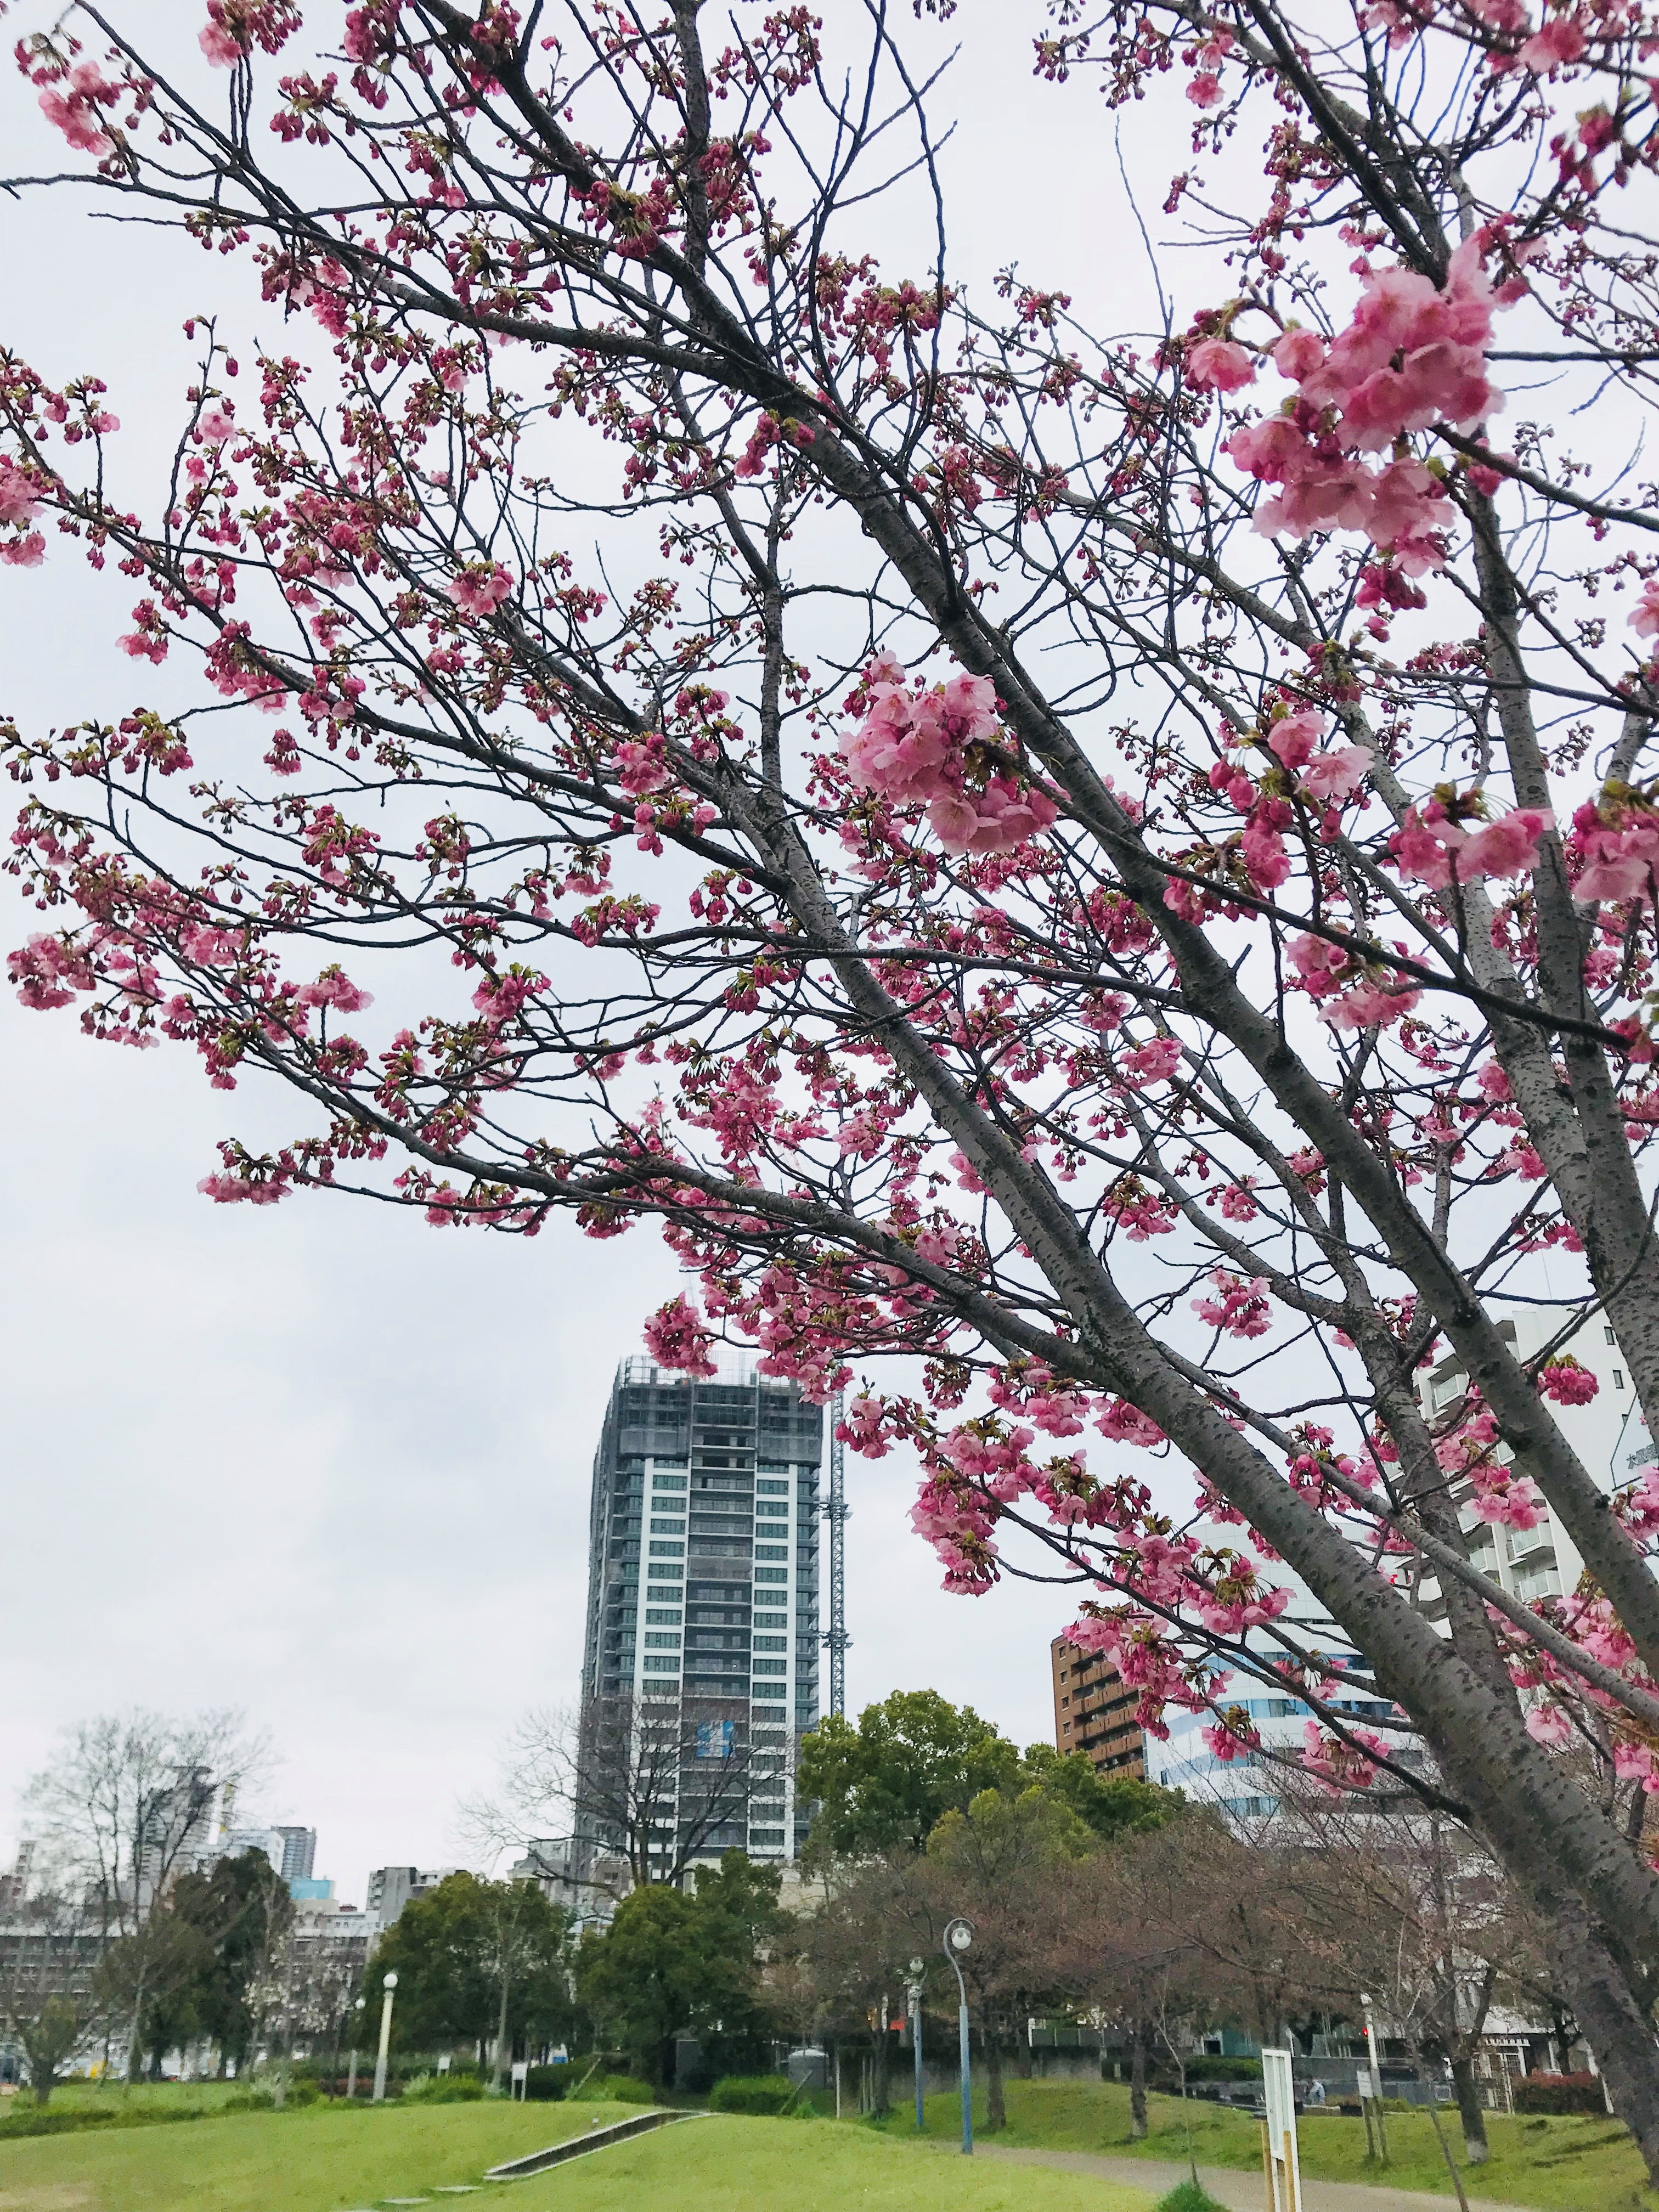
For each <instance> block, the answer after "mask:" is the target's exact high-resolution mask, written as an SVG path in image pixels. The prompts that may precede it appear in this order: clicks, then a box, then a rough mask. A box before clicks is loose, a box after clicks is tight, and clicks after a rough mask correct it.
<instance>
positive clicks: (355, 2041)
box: [336, 1997, 368, 2104]
mask: <svg viewBox="0 0 1659 2212" xmlns="http://www.w3.org/2000/svg"><path fill="white" fill-rule="evenodd" d="M367 2003H368V1998H367V1997H359V1998H358V1999H357V2002H356V2004H354V2005H353V2006H352V2008H351V2063H350V2065H349V2067H348V2068H347V2069H346V2101H347V2103H348V2104H349V2102H350V2101H351V2100H352V2098H354V2097H355V2096H356V2093H357V2045H359V2044H360V2043H361V2042H362V2035H363V2007H364V2006H365V2005H366V2004H367ZM336 2047H337V2046H336Z"/></svg>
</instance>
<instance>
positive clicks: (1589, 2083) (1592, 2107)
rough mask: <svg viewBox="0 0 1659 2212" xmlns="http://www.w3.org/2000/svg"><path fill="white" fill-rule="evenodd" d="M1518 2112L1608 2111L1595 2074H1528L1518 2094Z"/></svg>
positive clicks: (1516, 2106)
mask: <svg viewBox="0 0 1659 2212" xmlns="http://www.w3.org/2000/svg"><path fill="white" fill-rule="evenodd" d="M1515 2109H1516V2112H1554V2113H1557V2114H1560V2113H1565V2112H1606V2111H1607V2099H1606V2097H1605V2096H1604V2095H1603V2094H1602V2093H1601V2081H1599V2080H1598V2078H1597V2077H1596V2075H1594V2074H1528V2076H1527V2078H1526V2080H1525V2081H1522V2082H1521V2083H1519V2084H1518V2085H1517V2087H1516V2092H1515Z"/></svg>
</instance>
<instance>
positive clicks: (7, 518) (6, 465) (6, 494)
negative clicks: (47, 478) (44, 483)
mask: <svg viewBox="0 0 1659 2212" xmlns="http://www.w3.org/2000/svg"><path fill="white" fill-rule="evenodd" d="M39 513H40V494H39V492H38V490H37V489H36V488H35V485H34V483H33V480H32V479H31V478H30V477H28V476H27V475H26V474H25V473H24V471H22V470H21V469H20V468H17V467H16V466H15V465H14V464H13V463H12V462H10V461H0V522H33V520H34V518H35V516H36V515H37V514H39Z"/></svg>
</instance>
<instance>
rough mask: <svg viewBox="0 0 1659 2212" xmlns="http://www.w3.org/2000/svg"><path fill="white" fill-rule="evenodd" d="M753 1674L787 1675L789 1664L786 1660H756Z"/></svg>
mask: <svg viewBox="0 0 1659 2212" xmlns="http://www.w3.org/2000/svg"><path fill="white" fill-rule="evenodd" d="M755 1672H756V1673H757V1674H787V1673H788V1672H789V1662H788V1661H787V1659H757V1660H756V1662H755Z"/></svg>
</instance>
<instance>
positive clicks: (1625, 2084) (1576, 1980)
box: [1546, 1895, 1659, 2185]
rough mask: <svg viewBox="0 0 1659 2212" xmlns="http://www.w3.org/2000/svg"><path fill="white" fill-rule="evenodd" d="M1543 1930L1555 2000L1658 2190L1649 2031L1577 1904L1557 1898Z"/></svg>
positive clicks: (1658, 2054) (1658, 2056) (1653, 2053)
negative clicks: (1564, 2007)
mask: <svg viewBox="0 0 1659 2212" xmlns="http://www.w3.org/2000/svg"><path fill="white" fill-rule="evenodd" d="M1546 1925H1547V1926H1551V1927H1552V1942H1551V1964H1552V1966H1553V1967H1554V1970H1555V1979H1556V1982H1557V1984H1558V1985H1559V1989H1560V1991H1561V1995H1562V1996H1563V1997H1564V1998H1565V2000H1566V2002H1567V2003H1568V2004H1569V2005H1570V2006H1571V2008H1572V2012H1573V2016H1574V2018H1575V2019H1576V2020H1577V2022H1578V2027H1579V2031H1580V2033H1582V2034H1583V2038H1584V2039H1585V2041H1586V2042H1587V2043H1588V2044H1589V2047H1590V2049H1591V2050H1592V2051H1594V2052H1595V2063H1596V2064H1597V2065H1598V2066H1599V2067H1600V2068H1601V2074H1602V2076H1603V2078H1604V2080H1605V2081H1606V2082H1607V2093H1608V2095H1609V2096H1610V2097H1611V2098H1612V2100H1613V2112H1614V2113H1615V2114H1616V2115H1617V2117H1618V2118H1620V2119H1621V2120H1622V2121H1623V2122H1624V2124H1625V2125H1626V2127H1627V2128H1628V2129H1629V2130H1630V2131H1631V2133H1632V2136H1635V2138H1636V2141H1637V2143H1638V2147H1639V2148H1640V2150H1641V2153H1642V2158H1643V2162H1644V2164H1645V2166H1646V2167H1647V2170H1648V2178H1649V2179H1650V2181H1651V2182H1653V2183H1654V2184H1655V2185H1659V2049H1656V2046H1655V2044H1654V2039H1653V2027H1652V2024H1651V2022H1650V2021H1649V2020H1648V2018H1647V2016H1646V2014H1645V2012H1644V2009H1643V2008H1642V2007H1641V2006H1640V2005H1639V2004H1638V2002H1637V2000H1636V1998H1635V1997H1634V1996H1632V1992H1631V1985H1630V1981H1629V1978H1628V1977H1627V1976H1626V1973H1625V1972H1623V1970H1622V1969H1621V1967H1620V1962H1619V1960H1618V1958H1617V1957H1616V1955H1615V1954H1614V1950H1613V1945H1612V1944H1611V1943H1610V1942H1608V1940H1607V1935H1606V1933H1605V1931H1604V1930H1603V1929H1601V1928H1600V1927H1598V1926H1597V1925H1596V1924H1595V1922H1594V1921H1592V1920H1591V1918H1590V1916H1589V1913H1588V1912H1587V1911H1585V1909H1584V1905H1583V1900H1582V1899H1579V1898H1577V1897H1574V1896H1571V1895H1569V1896H1566V1897H1564V1898H1563V1899H1560V1900H1559V1909H1558V1911H1557V1912H1556V1915H1555V1917H1554V1921H1553V1925H1552V1923H1549V1922H1547V1923H1546Z"/></svg>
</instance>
